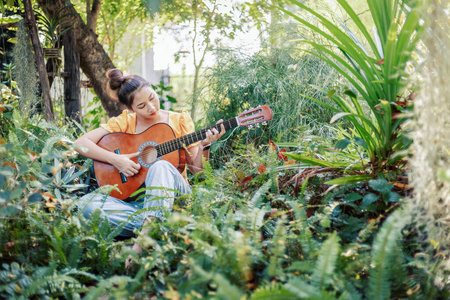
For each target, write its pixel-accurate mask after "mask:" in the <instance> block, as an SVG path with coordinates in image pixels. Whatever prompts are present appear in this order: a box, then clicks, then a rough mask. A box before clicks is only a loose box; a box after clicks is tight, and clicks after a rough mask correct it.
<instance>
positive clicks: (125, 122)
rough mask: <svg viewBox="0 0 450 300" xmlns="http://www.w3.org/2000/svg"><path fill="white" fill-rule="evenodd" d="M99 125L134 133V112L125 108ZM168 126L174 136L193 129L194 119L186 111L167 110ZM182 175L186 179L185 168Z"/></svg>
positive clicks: (195, 144)
mask: <svg viewBox="0 0 450 300" xmlns="http://www.w3.org/2000/svg"><path fill="white" fill-rule="evenodd" d="M100 126H101V127H103V128H104V129H106V130H107V131H108V132H110V133H112V132H124V133H131V134H135V133H136V113H130V112H129V111H128V110H126V109H125V110H124V111H122V113H121V114H120V115H119V116H117V117H112V118H110V119H109V120H108V122H107V123H106V124H101V125H100ZM169 126H170V127H172V129H173V131H174V133H175V137H176V138H179V137H181V136H184V135H186V134H188V133H192V132H194V131H195V126H194V121H192V118H191V116H190V115H189V114H188V113H187V111H183V112H182V113H176V112H173V111H169ZM197 145H198V142H197V143H194V144H191V145H189V146H188V149H189V148H191V147H194V146H197ZM182 175H183V177H184V179H187V174H186V169H184V171H183V173H182Z"/></svg>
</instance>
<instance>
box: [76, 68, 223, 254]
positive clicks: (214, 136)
mask: <svg viewBox="0 0 450 300" xmlns="http://www.w3.org/2000/svg"><path fill="white" fill-rule="evenodd" d="M106 76H107V77H108V86H107V90H108V94H109V96H110V97H111V98H112V99H115V100H118V101H119V102H120V103H122V104H124V105H125V106H126V107H127V109H128V111H127V110H124V111H123V112H122V114H121V115H120V116H118V117H114V118H111V119H109V120H108V122H107V124H102V125H101V127H99V128H97V129H94V130H92V131H90V132H88V133H86V134H84V135H83V136H81V137H80V138H79V139H78V140H76V141H75V143H74V144H75V146H76V149H77V151H78V152H79V153H80V154H82V155H84V156H86V157H88V158H92V159H94V160H97V161H101V162H105V163H108V164H110V165H112V166H114V167H115V168H116V169H117V170H119V171H120V172H121V173H122V174H123V175H125V176H127V177H131V176H134V175H136V174H137V173H138V172H139V169H140V168H141V166H140V165H139V164H137V163H135V162H134V161H132V160H131V158H133V157H136V156H137V155H138V154H139V153H132V154H125V155H120V154H116V153H114V152H110V151H107V150H105V149H103V148H101V147H99V146H98V145H97V143H98V141H99V140H100V139H101V138H102V137H103V136H104V135H106V134H109V133H112V132H124V133H132V134H139V133H142V132H143V131H145V130H146V129H148V128H149V127H150V126H152V125H154V124H156V123H166V124H168V125H169V126H171V127H172V129H173V131H174V133H175V135H176V137H177V138H178V137H180V136H183V135H186V134H188V133H191V132H194V123H193V121H192V119H191V117H190V116H189V115H188V114H187V113H186V112H183V113H181V114H180V113H175V112H170V111H166V110H161V109H160V103H159V97H158V95H157V94H156V93H155V91H154V90H153V89H152V88H151V85H150V84H149V83H148V82H147V81H146V80H145V79H144V78H142V77H140V76H137V75H128V76H123V73H122V72H121V71H120V70H117V69H113V70H109V71H108V72H107V74H106ZM221 121H222V120H220V121H219V122H218V123H220V122H221ZM224 133H225V128H224V126H223V125H221V131H220V132H218V130H216V129H213V130H212V131H211V130H209V131H208V132H207V133H206V138H205V139H204V140H201V141H200V142H198V143H194V144H192V145H190V146H188V149H187V150H188V151H186V152H187V153H186V162H187V165H188V167H189V169H190V171H191V172H192V173H193V174H195V173H196V172H198V171H201V170H202V169H203V166H202V164H203V159H202V158H203V157H204V158H206V159H208V157H209V146H210V144H211V142H214V141H217V140H218V139H219V138H220V137H221V136H222V135H223V134H224ZM145 185H146V186H147V187H150V186H151V187H159V188H161V189H151V190H146V197H145V198H143V199H141V200H138V201H133V202H127V201H126V200H125V201H122V200H119V199H117V198H114V197H111V196H103V195H98V194H97V195H86V196H84V197H83V198H82V199H81V200H82V201H81V202H80V205H79V207H81V208H82V211H83V214H84V216H85V217H89V216H90V215H91V214H92V213H93V212H94V211H95V210H96V209H98V208H100V209H101V210H102V211H103V212H104V213H105V215H106V217H107V218H108V221H109V222H110V224H111V226H113V227H115V226H117V225H119V224H120V223H122V222H126V223H127V224H126V226H125V228H124V229H123V231H122V232H121V233H120V234H119V236H124V237H132V236H133V235H134V234H133V231H134V230H135V229H141V232H142V233H146V232H147V231H146V230H145V228H144V229H142V227H145V225H146V223H147V222H148V218H149V217H158V216H161V215H163V213H164V210H165V209H168V210H170V209H171V208H172V204H173V199H174V197H175V196H177V194H176V193H175V192H172V191H170V189H172V190H176V191H179V192H180V193H190V187H189V184H188V183H187V181H186V171H185V172H184V174H183V175H182V174H180V172H178V170H177V169H176V168H175V167H174V166H173V165H172V164H171V163H169V162H167V161H165V160H159V161H157V162H155V163H154V164H153V165H152V166H151V167H150V168H149V170H148V173H147V177H146V179H145ZM164 188H166V190H164ZM153 197H154V198H155V199H156V200H152V198H153ZM140 210H142V211H143V212H142V213H140V214H139V213H138V214H136V215H133V214H135V213H136V212H137V211H140ZM129 216H132V217H131V218H129ZM133 249H134V250H135V251H136V252H137V253H138V254H140V252H141V247H140V246H139V244H137V243H136V244H135V245H134V246H133Z"/></svg>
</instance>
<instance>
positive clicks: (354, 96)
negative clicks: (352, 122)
mask: <svg viewBox="0 0 450 300" xmlns="http://www.w3.org/2000/svg"><path fill="white" fill-rule="evenodd" d="M344 94H345V95H347V96H349V97H350V98H355V99H356V98H358V97H357V96H356V93H355V92H354V91H352V90H350V89H348V90H345V91H344Z"/></svg>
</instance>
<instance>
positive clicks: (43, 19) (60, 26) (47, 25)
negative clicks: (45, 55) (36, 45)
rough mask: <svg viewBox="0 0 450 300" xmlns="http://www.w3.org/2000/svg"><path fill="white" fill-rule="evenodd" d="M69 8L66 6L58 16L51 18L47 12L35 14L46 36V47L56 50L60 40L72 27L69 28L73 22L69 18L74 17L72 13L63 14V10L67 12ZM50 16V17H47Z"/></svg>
mask: <svg viewBox="0 0 450 300" xmlns="http://www.w3.org/2000/svg"><path fill="white" fill-rule="evenodd" d="M67 7H69V6H65V7H63V8H61V9H60V10H58V11H57V12H56V14H55V15H54V16H53V17H51V16H50V14H49V13H48V12H47V11H45V14H42V13H40V12H38V11H37V12H35V15H36V18H37V23H38V25H39V28H40V30H41V32H42V33H43V34H44V36H45V42H46V46H48V47H49V48H56V46H57V43H58V41H59V38H60V37H61V36H62V35H63V34H64V33H65V32H66V31H68V30H70V29H71V28H72V27H71V26H69V24H71V23H72V22H73V21H72V20H71V19H70V18H69V19H68V18H67V17H69V16H71V15H73V14H72V13H66V14H63V10H65V9H66V8H67ZM47 16H49V17H47Z"/></svg>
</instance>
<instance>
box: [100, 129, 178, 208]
mask: <svg viewBox="0 0 450 300" xmlns="http://www.w3.org/2000/svg"><path fill="white" fill-rule="evenodd" d="M175 138H176V136H175V133H174V131H173V129H172V128H171V127H170V126H169V125H168V124H165V123H157V124H155V125H153V126H150V127H149V128H148V129H147V130H145V131H144V132H142V133H139V134H130V133H122V132H114V133H109V134H107V135H105V136H103V137H102V138H101V139H100V141H99V142H98V143H97V145H99V146H100V147H102V148H103V149H106V150H108V151H111V152H115V153H118V154H130V153H136V152H142V151H143V152H144V153H145V152H146V150H148V149H150V148H153V147H154V145H159V144H162V143H165V142H168V141H170V140H173V139H175ZM155 153H156V151H155ZM138 158H139V159H138ZM159 159H164V160H167V161H168V162H170V163H171V164H172V165H174V166H175V168H177V169H178V171H180V172H183V171H184V169H185V166H186V151H185V150H184V149H178V150H177V151H173V152H170V153H168V154H165V155H163V156H161V157H158V158H156V156H155V155H154V156H153V157H151V158H150V157H145V156H144V155H139V156H138V157H137V158H136V157H134V158H132V160H133V161H134V162H136V163H139V164H140V165H141V168H140V170H139V173H138V174H136V175H134V176H132V177H125V176H124V175H122V174H120V173H119V171H118V170H117V169H116V168H115V167H113V166H112V165H110V164H107V163H104V162H99V161H94V170H95V176H96V178H97V182H98V185H99V186H104V185H117V187H118V188H119V190H120V191H121V192H122V193H119V192H118V191H112V192H111V196H112V197H115V198H118V199H121V200H124V199H126V198H128V197H129V196H130V195H131V194H133V193H134V192H135V191H136V190H138V189H139V188H140V187H141V185H142V184H143V183H144V182H145V178H146V176H147V172H148V169H149V167H150V166H151V165H152V164H153V163H154V162H155V161H157V160H159Z"/></svg>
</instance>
